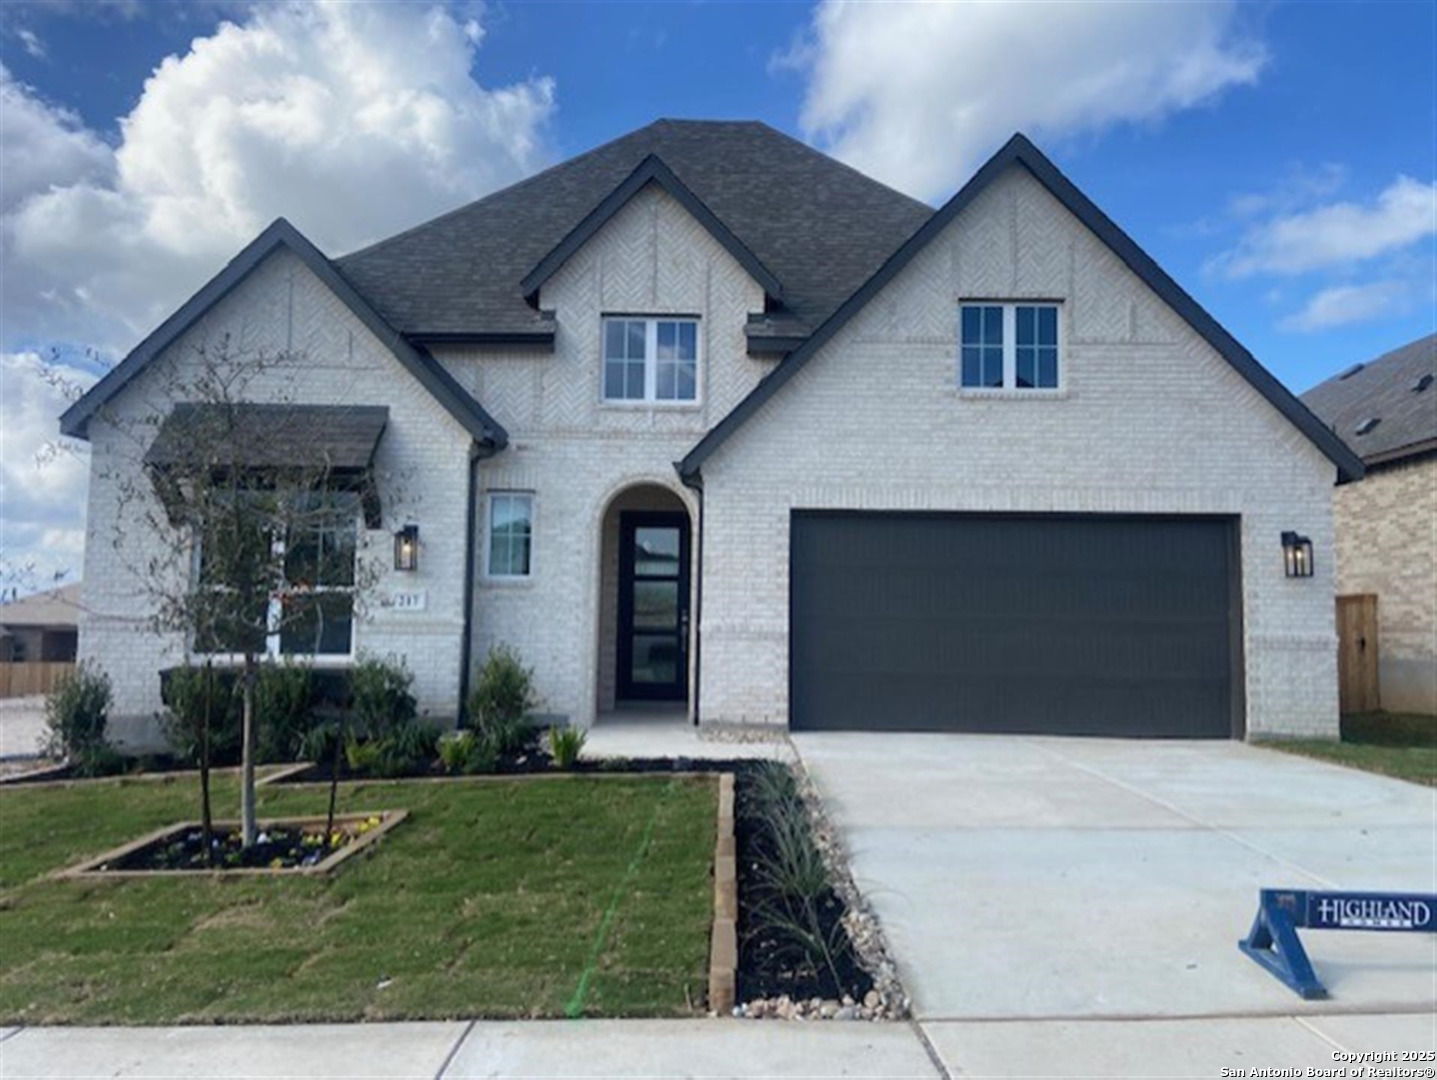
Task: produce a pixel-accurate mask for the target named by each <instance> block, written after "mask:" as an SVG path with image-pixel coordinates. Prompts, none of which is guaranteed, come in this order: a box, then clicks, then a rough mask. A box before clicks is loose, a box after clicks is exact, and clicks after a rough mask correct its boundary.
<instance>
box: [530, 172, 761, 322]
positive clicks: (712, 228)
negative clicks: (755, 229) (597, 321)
mask: <svg viewBox="0 0 1437 1080" xmlns="http://www.w3.org/2000/svg"><path fill="white" fill-rule="evenodd" d="M649 184H657V185H658V186H659V187H661V188H663V189H664V190H665V191H666V192H668V193H669V194H670V195H672V196H673V197H674V199H675V200H677V202H678V203H679V205H681V206H682V207H683V208H684V209H685V210H687V211H688V212H689V214H690V215H692V216H693V218H694V219H695V220H696V221H697V222H698V223H699V224H700V225H702V226H703V227H704V228H705V229H707V230H708V232H709V235H711V236H712V237H713V238H714V239H715V240H717V241H718V242H719V244H720V245H721V246H722V247H723V248H724V250H725V251H727V252H728V253H729V254H730V255H732V256H733V257H734V260H735V261H736V262H738V264H739V265H740V266H742V267H743V268H744V270H746V271H747V272H748V274H749V276H750V277H751V278H753V279H754V281H756V282H758V284H759V285H760V286H762V287H763V291H764V293H765V294H767V296H768V297H769V298H770V299H772V300H774V301H779V302H781V301H782V300H783V285H782V284H781V283H780V282H779V280H778V278H776V277H774V275H773V273H772V272H771V271H770V270H769V268H768V267H766V266H764V265H763V263H762V262H760V261H759V259H758V256H756V255H755V254H754V253H753V252H752V251H750V250H749V249H748V248H747V247H746V246H745V245H744V243H743V241H742V240H740V239H739V238H738V237H737V236H735V235H734V234H733V232H732V230H730V229H729V227H728V226H727V225H725V224H724V223H723V222H722V221H720V220H719V218H718V216H717V215H716V214H715V213H714V212H713V211H712V210H710V209H709V208H708V207H707V206H706V205H705V204H704V202H703V200H702V199H700V198H699V197H698V196H697V195H695V194H694V193H693V192H692V191H690V190H689V189H688V187H687V185H685V184H684V182H683V181H682V180H680V179H679V178H678V177H677V176H675V175H674V172H673V170H672V169H670V168H669V167H668V166H667V165H665V164H664V162H663V159H662V158H660V157H659V156H658V155H657V154H650V155H649V156H648V157H646V158H644V160H643V161H641V162H639V165H638V168H636V169H634V171H633V172H631V173H629V175H628V176H627V177H626V178H625V179H624V180H623V182H622V183H620V184H619V185H618V186H617V187H616V188H614V190H613V191H611V192H609V193H608V194H607V195H605V196H604V198H603V199H601V200H600V201H599V204H598V205H597V206H595V207H594V209H593V210H591V211H589V213H588V214H587V215H585V217H584V218H583V220H582V221H580V222H579V223H578V224H577V225H575V226H574V228H573V229H571V230H570V231H569V233H568V235H566V236H565V237H564V238H563V239H562V240H560V241H559V242H558V243H557V244H555V245H554V246H553V247H552V248H550V249H549V251H548V253H547V254H545V255H544V257H543V258H542V259H540V260H539V264H538V265H537V266H535V267H534V269H532V270H530V271H529V273H528V274H526V275H525V276H524V279H523V281H521V282H520V288H521V289H522V290H523V292H524V296H525V298H526V299H527V300H529V302H530V303H533V302H534V300H535V299H536V298H537V296H538V293H539V289H540V287H542V286H543V284H544V283H545V282H546V281H548V280H549V279H550V278H551V277H553V276H554V274H555V273H557V272H558V270H559V268H560V267H562V266H563V265H564V264H565V263H566V262H568V261H569V258H570V257H571V256H572V255H574V253H575V252H577V251H578V250H579V249H580V248H581V247H583V246H584V245H585V244H586V243H588V241H589V240H590V239H591V238H592V237H593V236H594V234H595V233H597V232H598V231H599V230H600V229H602V228H603V227H604V226H605V225H606V224H608V222H609V221H611V220H612V219H613V217H614V215H615V214H617V213H618V212H619V211H620V210H622V209H623V208H624V207H625V206H627V205H628V203H629V201H630V200H631V199H633V198H634V196H636V195H638V193H639V192H640V191H642V190H643V189H644V188H645V187H646V186H648V185H649Z"/></svg>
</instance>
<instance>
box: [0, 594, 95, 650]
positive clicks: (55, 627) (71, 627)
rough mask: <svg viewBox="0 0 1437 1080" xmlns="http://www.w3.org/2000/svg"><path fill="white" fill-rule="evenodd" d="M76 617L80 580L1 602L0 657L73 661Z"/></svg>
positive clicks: (78, 604) (78, 612) (78, 608)
mask: <svg viewBox="0 0 1437 1080" xmlns="http://www.w3.org/2000/svg"><path fill="white" fill-rule="evenodd" d="M79 621H80V584H79V582H76V583H75V584H73V585H62V586H60V587H59V588H55V589H46V590H44V591H42V592H37V593H32V594H31V595H29V596H22V597H21V598H19V599H18V600H11V601H9V602H7V603H4V604H0V661H4V662H6V663H12V664H23V663H29V662H35V661H45V662H47V663H55V662H60V663H63V662H66V661H73V660H74V659H75V638H76V633H77V630H76V627H77V626H78V624H79Z"/></svg>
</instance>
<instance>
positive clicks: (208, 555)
mask: <svg viewBox="0 0 1437 1080" xmlns="http://www.w3.org/2000/svg"><path fill="white" fill-rule="evenodd" d="M235 498H236V499H237V500H245V501H247V502H248V503H249V504H250V505H249V508H248V509H246V508H245V507H243V506H240V507H239V508H238V509H236V511H235V512H233V513H224V512H222V511H219V510H217V511H216V513H214V514H213V515H212V517H211V519H210V521H209V523H208V528H207V530H206V531H204V532H202V533H201V534H200V535H199V536H198V537H197V548H198V551H197V559H196V573H197V575H198V581H199V589H198V590H197V593H198V596H197V602H196V605H195V608H196V613H197V614H202V617H201V618H200V619H199V622H200V624H201V625H200V626H199V627H198V629H197V632H196V634H195V640H194V651H195V652H196V653H198V654H201V655H211V656H214V655H219V656H239V655H243V654H246V653H256V654H259V655H264V656H271V657H275V656H340V657H347V656H350V655H351V654H352V653H353V651H354V585H355V561H356V558H357V556H358V550H359V520H360V505H359V496H358V495H357V494H355V493H352V492H312V493H308V494H304V495H301V496H298V497H295V498H293V499H285V500H283V501H282V502H281V503H279V504H277V505H279V506H282V509H274V508H272V507H270V504H271V503H273V502H274V501H275V497H274V495H273V494H272V493H268V492H265V493H259V492H238V493H236V495H235ZM217 505H220V504H217Z"/></svg>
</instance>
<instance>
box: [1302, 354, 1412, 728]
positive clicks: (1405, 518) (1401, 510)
mask: <svg viewBox="0 0 1437 1080" xmlns="http://www.w3.org/2000/svg"><path fill="white" fill-rule="evenodd" d="M1434 379H1437V334H1429V335H1428V336H1427V337H1424V338H1421V339H1420V340H1417V341H1414V342H1411V343H1410V344H1408V345H1404V346H1402V348H1400V349H1394V350H1393V351H1392V352H1389V353H1385V354H1383V355H1382V356H1379V357H1378V358H1377V359H1376V360H1370V361H1368V362H1367V363H1364V364H1354V365H1353V366H1352V367H1350V368H1348V369H1347V370H1346V371H1344V372H1342V373H1341V374H1340V375H1337V376H1335V377H1333V378H1331V379H1328V380H1327V381H1326V382H1323V383H1319V384H1318V385H1317V386H1314V387H1313V388H1312V389H1311V390H1309V391H1308V392H1307V393H1305V394H1303V395H1302V400H1303V402H1304V403H1305V404H1306V405H1307V407H1308V408H1310V409H1311V410H1312V411H1313V412H1314V413H1316V414H1317V415H1318V416H1319V417H1320V418H1321V419H1322V420H1323V421H1324V422H1325V423H1327V424H1328V425H1329V426H1330V427H1331V428H1332V430H1333V431H1335V432H1336V433H1337V434H1338V435H1339V436H1341V438H1342V439H1343V441H1345V442H1346V443H1347V445H1348V446H1349V447H1351V448H1352V452H1353V453H1355V454H1357V455H1358V456H1359V457H1361V458H1362V462H1363V464H1364V465H1365V466H1366V468H1367V475H1366V476H1365V477H1364V478H1363V480H1362V482H1361V483H1358V484H1344V485H1343V486H1342V487H1339V488H1338V489H1337V490H1336V492H1335V495H1334V516H1335V521H1336V529H1337V591H1338V594H1339V595H1358V594H1370V595H1375V596H1376V597H1377V648H1378V655H1377V682H1378V698H1379V701H1380V703H1381V707H1382V708H1384V709H1387V710H1389V711H1392V712H1417V713H1430V714H1437V532H1434V530H1437V387H1434V386H1433V382H1434Z"/></svg>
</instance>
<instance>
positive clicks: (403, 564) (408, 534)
mask: <svg viewBox="0 0 1437 1080" xmlns="http://www.w3.org/2000/svg"><path fill="white" fill-rule="evenodd" d="M1284 535H1285V534H1284ZM1284 542H1285V541H1284ZM394 569H396V570H418V569H419V526H418V525H406V526H404V528H402V529H400V530H399V531H398V532H397V533H395V534H394Z"/></svg>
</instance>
